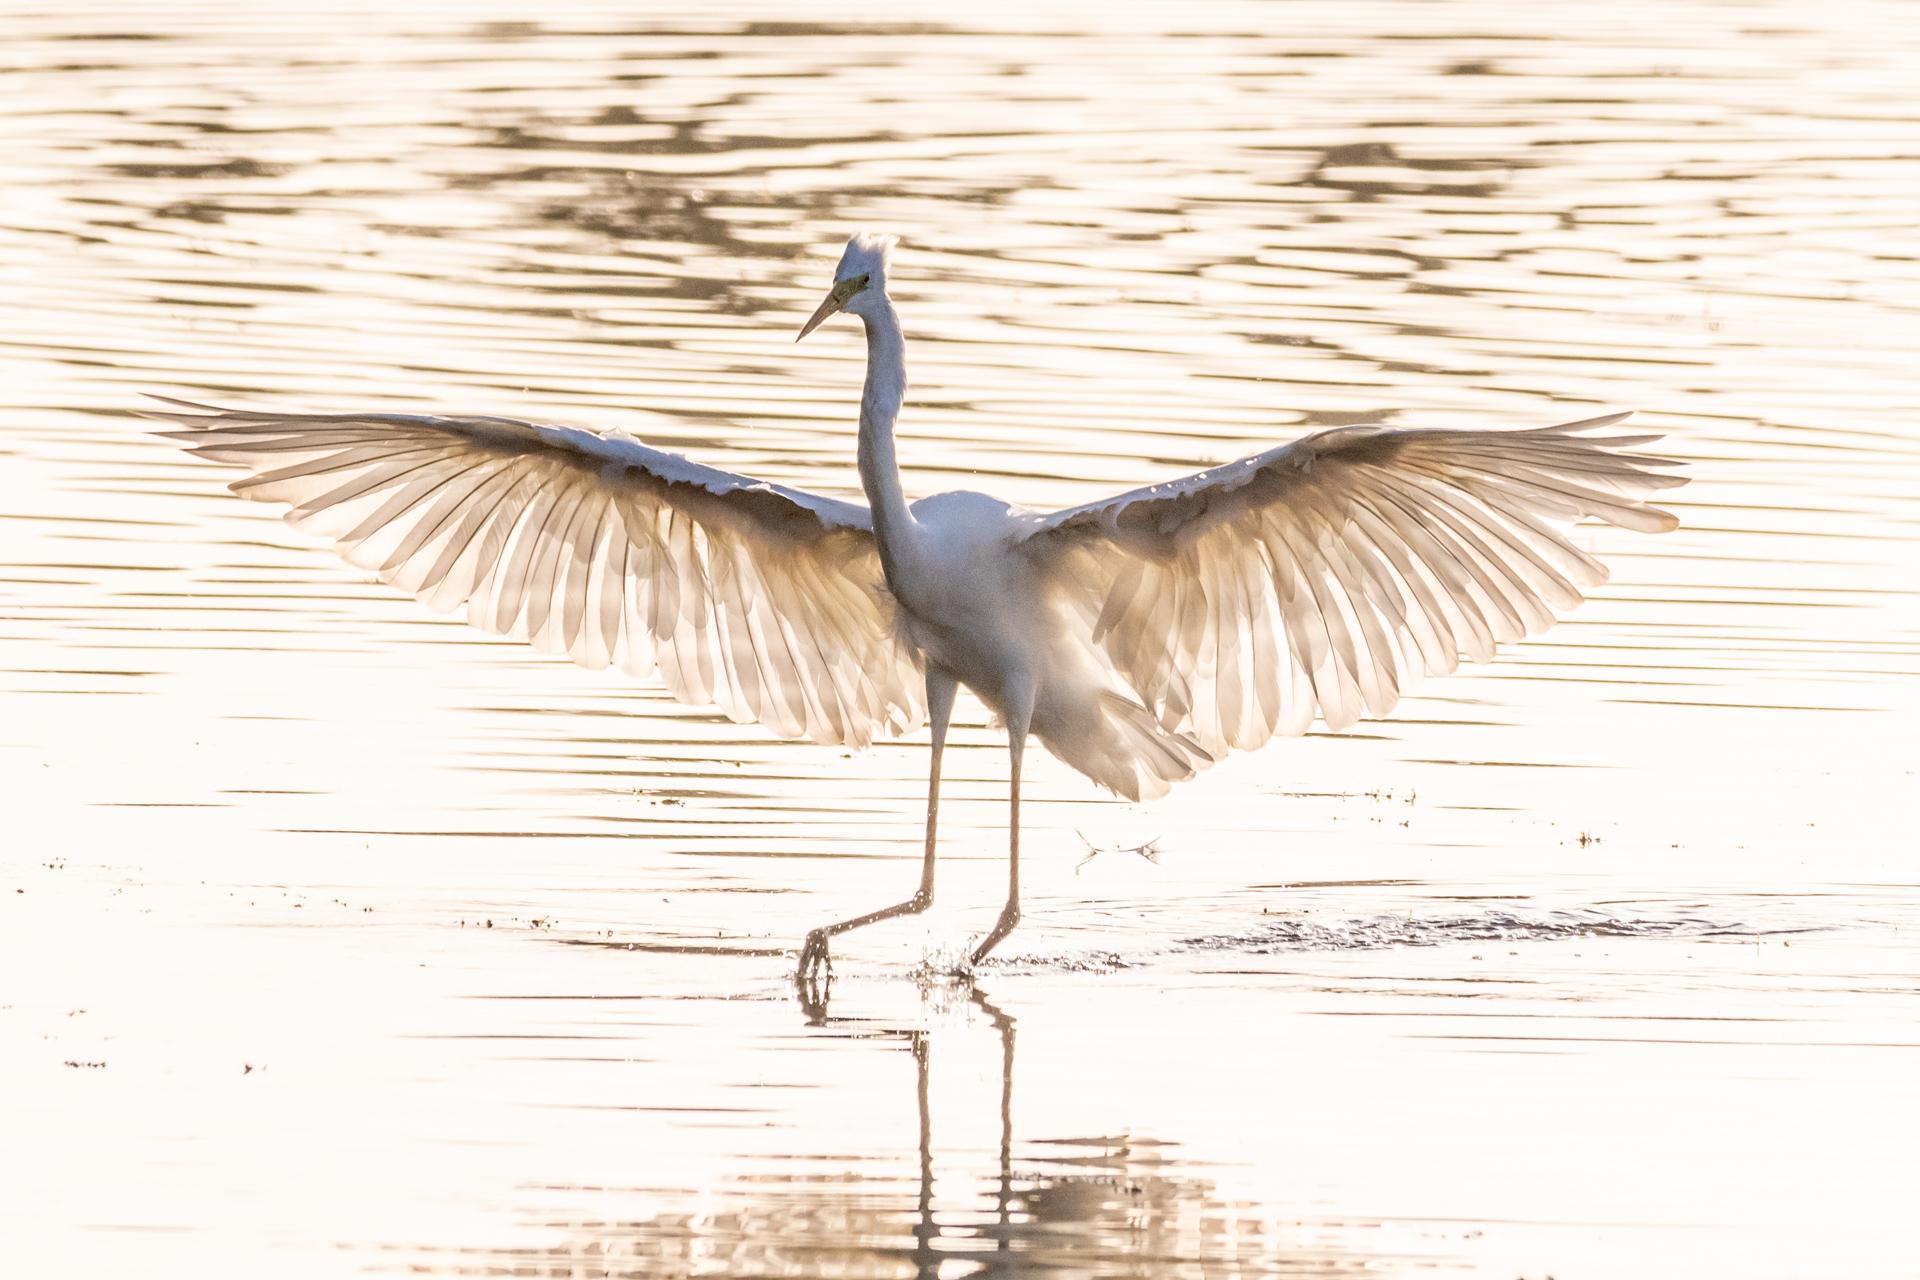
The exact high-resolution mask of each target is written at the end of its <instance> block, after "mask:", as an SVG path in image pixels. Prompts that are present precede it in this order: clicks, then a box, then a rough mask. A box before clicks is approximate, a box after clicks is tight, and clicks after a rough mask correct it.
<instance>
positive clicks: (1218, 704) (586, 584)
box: [155, 233, 1685, 978]
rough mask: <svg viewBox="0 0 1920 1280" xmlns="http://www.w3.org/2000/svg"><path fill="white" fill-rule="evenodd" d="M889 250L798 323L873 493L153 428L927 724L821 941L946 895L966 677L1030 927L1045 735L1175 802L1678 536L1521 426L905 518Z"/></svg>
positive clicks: (663, 632)
mask: <svg viewBox="0 0 1920 1280" xmlns="http://www.w3.org/2000/svg"><path fill="white" fill-rule="evenodd" d="M892 243H893V242H892V240H891V239H890V238H887V237H877V236H870V235H867V234H865V233H862V234H859V235H856V236H854V237H853V239H852V240H850V241H849V242H848V245H847V248H846V251H845V253H844V254H843V256H842V258H841V261H840V265H839V268H838V270H837V271H836V272H835V283H834V286H833V289H832V290H831V291H830V292H829V294H828V296H827V298H826V300H825V301H824V302H823V303H822V304H821V305H820V308H819V309H818V310H817V311H815V312H814V314H813V316H812V317H811V318H810V319H809V320H808V321H807V323H806V325H805V326H804V327H803V328H802V329H801V336H802V337H805V336H806V334H807V333H809V332H811V331H812V330H813V329H814V328H815V327H816V326H818V325H819V324H820V323H821V322H823V321H824V320H825V319H826V318H827V317H829V316H831V315H832V314H834V313H835V312H837V311H846V312H849V313H851V314H853V315H855V316H857V317H859V318H860V320H861V321H862V322H863V324H864V326H865V329H866V337H867V373H866V382H865V386H864V388H863V390H862V393H861V401H860V428H859V438H858V447H857V461H858V467H859V473H860V480H861V486H862V488H863V490H864V491H865V495H866V498H867V504H866V505H865V506H861V505H860V504H858V503H852V502H843V501H839V500H836V499H831V498H823V497H818V496H816V495H813V494H808V493H804V492H801V491H799V490H795V489H790V488H787V487H785V486H781V485H771V484H765V483H762V482H759V481H755V480H752V479H750V478H748V477H745V476H739V475H734V474H732V473H729V472H726V471H722V470H719V469H717V468H713V467H709V466H705V465H703V464H701V463H698V462H694V461H691V460H689V459H686V458H683V457H680V456H678V455H676V454H671V453H666V452H663V451H661V450H657V449H653V448H650V447H648V446H647V445H644V444H642V443H640V442H639V441H636V440H634V439H632V438H631V437H629V436H625V435H621V434H608V435H602V434H598V433H595V432H591V431H586V430H582V429H579V428H570V427H557V426H545V425H540V424H535V423H529V422H521V421H517V420H514V419H508V418H495V417H439V416H431V415H413V414H379V413H373V414H367V413H361V414H284V413H271V412H255V411H243V410H229V409H218V408H212V407H209V406H205V405H198V404H193V403H191V402H186V401H169V402H168V403H170V404H172V405H173V406H174V407H173V408H172V409H169V410H166V411H157V412H156V413H155V416H159V417H164V418H167V419H169V420H171V421H173V422H175V423H176V424H177V425H179V426H180V427H183V428H185V429H184V430H179V431H173V432H168V433H166V434H167V435H169V436H170V437H172V438H175V439H178V440H181V441H183V442H184V443H186V444H187V445H188V446H189V447H190V448H191V449H192V450H193V451H194V452H195V453H198V454H200V455H202V456H205V457H208V458H212V459H214V460H217V461H222V462H230V463H237V464H240V465H243V466H245V467H247V468H248V469H249V471H250V472H251V474H250V475H248V476H246V477H243V478H242V479H240V480H238V481H236V482H235V483H234V484H233V485H232V486H231V487H232V488H233V489H234V490H235V492H238V493H240V494H242V495H244V496H246V497H249V498H255V499H261V500H267V501H276V502H281V503H284V504H286V505H287V506H288V508H289V510H288V512H287V518H288V519H289V520H290V521H291V522H293V523H294V524H296V525H299V526H301V527H304V528H309V529H312V530H314V531H316V532H318V533H321V534H323V535H326V536H330V537H332V538H334V539H335V543H336V546H337V548H338V549H339V550H340V552H341V554H343V555H344V556H346V558H347V559H348V560H350V561H351V562H352V563H354V564H357V565H361V566H363V567H366V568H369V569H371V570H373V571H374V572H375V573H376V574H378V575H379V576H380V577H381V578H382V579H383V580H385V581H388V582H391V583H393V584H394V585H396V586H398V587H400V588H402V589H404V590H407V591H409V592H412V593H413V594H415V595H417V596H419V597H420V598H421V599H423V600H425V601H427V602H428V603H429V604H431V605H432V606H434V607H435V608H438V609H441V610H454V609H461V608H464V609H465V611H466V614H467V618H468V620H469V621H471V622H473V623H474V624H475V625H478V626H481V627H484V628H486V629H488V630H491V631H494V632H498V633H501V634H511V635H519V636H522V637H524V638H525V639H527V640H529V641H531V642H532V643H534V644H535V645H537V646H538V647H540V648H542V649H545V650H547V651H550V652H561V653H565V654H567V655H568V656H570V657H571V658H572V659H573V660H574V661H575V662H578V663H580V664H581V665H583V666H587V667H605V666H609V665H617V666H620V667H622V668H624V669H625V670H627V671H630V672H632V673H634V674H637V675H646V674H650V673H655V672H657V673H658V674H659V676H660V678H661V679H663V680H664V681H665V683H666V684H667V686H668V688H669V689H670V690H672V692H673V693H674V694H675V695H676V696H678V697H680V698H681V699H683V700H685V701H688V702H692V703H697V704H706V705H713V706H717V707H718V708H719V709H721V710H722V711H724V712H725V713H726V714H727V715H728V716H729V717H731V718H733V719H735V720H741V721H746V720H755V721H759V722H760V723H762V724H764V725H766V726H767V727H768V728H769V729H770V730H772V731H773V732H774V733H776V734H778V735H780V736H783V737H795V738H799V737H804V738H810V739H812V740H814V741H816V742H827V743H841V744H846V745H849V746H855V747H859V746H864V745H866V744H867V742H868V741H870V740H871V738H872V737H873V736H874V735H875V734H894V735H898V734H903V733H906V732H910V731H911V730H913V729H914V728H916V727H918V726H919V725H920V724H922V723H929V724H931V726H932V737H933V744H932V746H933V749H932V753H931V776H930V779H929V786H928V804H927V826H926V844H925V850H924V854H923V865H922V874H921V885H920V889H919V891H918V892H916V893H915V894H914V895H913V896H912V897H911V898H909V899H907V900H906V901H904V902H901V903H898V904H896V905H894V906H891V907H886V908H882V909H881V910H879V911H874V912H869V913H867V914H866V915H863V916H858V917H855V918H853V919H851V920H845V921H840V922H838V923H836V924H833V925H829V926H826V927H825V928H823V929H816V930H814V931H813V933H811V934H810V935H808V940H807V945H806V947H805V948H804V949H803V952H802V957H801V976H802V977H803V978H811V977H814V976H817V975H819V974H820V973H821V972H822V971H823V970H824V968H825V965H826V960H827V946H828V940H829V939H830V938H831V937H833V936H836V935H837V934H839V933H843V932H846V931H847V930H849V929H853V928H858V927H860V926H862V925H866V924H871V923H874V922H876V921H878V920H883V919H888V918H891V917H894V916H898V915H903V914H910V913H913V912H916V911H920V910H923V909H924V908H925V907H926V905H927V904H928V903H929V902H930V901H931V900H932V892H933V869H934V846H935V832H936V823H937V815H938V808H939V779H940V764H941V758H942V753H943V751H944V745H945V740H946V731H947V724H948V720H949V717H950V715H951V712H952V707H953V699H954V694H955V692H956V689H957V687H958V686H961V685H964V686H965V687H966V688H968V689H969V690H971V691H972V692H973V693H974V694H976V695H977V696H978V697H979V698H980V700H981V701H982V702H983V703H985V704H986V706H987V707H988V708H990V709H991V710H992V711H993V713H994V714H995V716H996V717H997V719H998V720H999V721H1000V722H1001V723H1002V724H1004V725H1005V726H1006V729H1007V735H1008V746H1009V753H1010V757H1011V763H1012V775H1011V784H1010V788H1009V793H1010V796H1009V798H1010V804H1009V809H1010V816H1009V824H1008V826H1009V858H1008V865H1009V886H1008V889H1009V891H1008V900H1007V904H1006V907H1005V908H1004V909H1003V911H1002V912H1001V915H1000V919H999V921H998V922H997V923H996V925H995V927H994V929H993V930H992V931H991V932H990V933H989V934H988V935H987V937H986V938H985V939H984V940H983V941H982V942H981V943H980V945H979V946H978V947H977V948H976V949H975V951H974V953H973V957H974V959H975V960H976V961H977V960H978V959H980V958H982V957H983V956H985V955H986V953H987V952H988V951H989V950H991V949H992V947H993V946H994V945H995V944H997V943H998V942H999V941H1000V939H1002V938H1003V937H1005V936H1006V934H1007V932H1008V931H1010V930H1011V929H1012V927H1013V925H1014V924H1015V923H1016V922H1017V921H1018V919H1019V797H1020V766H1021V761H1022V757H1023V752H1024V747H1025V743H1026V741H1027V738H1028V737H1029V735H1031V736H1034V737H1037V738H1039V740H1040V741H1041V742H1042V744H1044V745H1045V746H1046V747H1047V748H1048V749H1049V750H1050V751H1051V752H1052V753H1053V754H1055V755H1056V756H1058V757H1059V758H1060V759H1062V760H1064V761H1065V762H1066V763H1067V764H1069V765H1071V766H1073V767H1074V768H1076V769H1078V770H1079V771H1080V772H1082V773H1084V774H1086V775H1087V776H1088V777H1089V778H1091V779H1093V780H1094V781H1095V782H1097V783H1099V784H1101V785H1102V786H1105V787H1107V788H1108V789H1110V790H1112V791H1115V792H1117V793H1119V794H1120V795H1123V796H1126V797H1128V798H1131V799H1139V798H1144V797H1152V796H1157V795H1160V794H1162V793H1164V792H1165V791H1166V790H1167V788H1168V787H1169V786H1170V785H1171V784H1172V783H1174V782H1177V781H1180V780H1182V779H1185V778H1189V777H1192V776H1193V774H1194V773H1195V772H1196V771H1197V770H1199V769H1202V768H1205V767H1206V766H1207V765H1209V764H1211V763H1213V762H1214V761H1215V760H1216V759H1218V758H1219V757H1220V756H1222V755H1224V754H1225V753H1226V752H1228V751H1230V750H1236V749H1241V750H1244V749H1252V748H1256V747H1259V746H1261V745H1263V744H1264V743H1265V742H1267V741H1268V740H1269V739H1270V738H1272V737H1273V736H1274V735H1275V734H1298V733H1303V732H1305V730H1306V729H1307V727H1308V726H1309V725H1310V724H1311V723H1312V721H1313V720H1314V718H1315V717H1316V716H1317V717H1319V718H1322V719H1324V720H1325V721H1326V723H1327V724H1328V725H1329V726H1330V727H1332V728H1336V729H1338V728H1344V727H1345V726H1347V725H1349V724H1352V723H1353V722H1354V721H1355V720H1357V719H1358V718H1359V717H1360V716H1362V715H1375V716H1379V715H1385V714H1387V713H1388V712H1389V711H1390V710H1391V709H1392V707H1393V705H1394V703H1395V702H1396V701H1397V700H1398V698H1399V696H1400V693H1401V691H1402V689H1403V688H1405V687H1406V685H1407V684H1408V683H1410V682H1411V681H1412V680H1414V679H1416V678H1418V677H1420V676H1423V675H1432V674H1438V673H1444V672H1448V671H1451V670H1453V669H1454V667H1455V666H1457V665H1458V664H1459V662H1460V660H1461V659H1462V658H1463V657H1465V658H1469V659H1472V660H1475V661H1482V660H1485V659H1486V658H1488V657H1490V656H1492V653H1493V650H1494V646H1495V644H1496V643H1500V642H1506V641H1511V640H1516V639H1519V638H1521V637H1522V636H1525V635H1527V634H1531V633H1533V632H1536V631H1538V630H1540V629H1542V628H1544V627H1546V626H1547V625H1549V624H1550V623H1551V622H1552V621H1553V617H1554V611H1555V610H1564V609H1568V608H1571V607H1573V606H1574V605H1576V604H1578V603H1579V601H1580V598H1581V597H1580V594H1579V589H1580V588H1581V587H1583V586H1591V585H1593V584H1595V583H1598V582H1602V581H1605V578H1606V571H1605V569H1604V568H1603V567H1602V566H1601V565H1600V564H1599V563H1598V562H1597V561H1595V560H1594V559H1593V558H1592V557H1590V556H1588V555H1587V554H1586V553H1584V552H1583V551H1581V550H1579V549H1578V548H1577V547H1575V546H1574V545H1573V543H1572V542H1571V541H1570V540H1569V539H1568V538H1567V536H1566V533H1565V526H1567V525H1569V524H1571V523H1572V522H1574V521H1575V520H1578V519H1580V518H1582V517H1597V518H1599V519H1602V520H1606V521H1608V522H1610V523H1613V524H1619V525H1623V526H1626V527H1628V528H1634V529H1640V530H1645V531H1649V532H1658V531H1661V530H1664V529H1670V528H1672V527H1673V526H1674V525H1675V524H1676V523H1677V522H1676V521H1675V520H1674V518H1673V516H1672V515H1670V514H1669V513H1667V512H1665V511H1662V510H1660V509H1658V508H1656V507H1653V506H1650V505H1648V504H1647V503H1646V502H1645V501H1644V499H1645V498H1646V497H1647V495H1648V494H1649V493H1651V492H1653V491H1655V490H1658V489H1662V488H1668V487H1671V486H1674V485H1678V484H1682V483H1685V481H1684V478H1683V477H1680V476H1677V475H1674V474H1673V473H1672V468H1673V467H1675V466H1676V465H1677V464H1675V463H1673V462H1672V461H1670V460H1668V459H1664V458H1658V457H1652V456H1649V455H1647V454H1644V453H1640V452H1636V451H1635V450H1636V449H1637V447H1638V446H1641V445H1644V444H1646V443H1649V442H1650V441H1652V440H1654V439H1657V438H1658V437H1655V436H1650V435H1623V434H1609V432H1610V430H1611V429H1612V428H1613V427H1615V426H1616V425H1617V424H1618V423H1619V422H1621V421H1623V420H1624V419H1625V417H1626V416H1627V415H1625V414H1615V415H1611V416H1608V417H1603V418H1593V419H1588V420H1585V421H1581V422H1571V423H1564V424H1561V425H1559V426H1554V427H1544V428H1535V429H1531V430H1520V431H1499V430H1479V429H1469V430H1403V429H1397V428H1390V427H1384V426H1354V427H1341V428H1336V429H1333V430H1329V431H1322V432H1319V433H1317V434H1314V435H1310V436H1307V437H1304V438H1302V439H1300V440H1296V441H1294V442H1292V443H1290V444H1286V445H1282V446H1279V447H1277V448H1274V449H1270V450H1268V451H1267V452H1265V453H1262V454H1258V455H1255V456H1253V457H1250V458H1244V459H1241V460H1239V461H1237V462H1232V463H1228V464H1226V465H1224V466H1220V467H1215V468H1211V469H1209V470H1206V471H1202V472H1199V473H1196V474H1194V475H1191V476H1187V477H1184V478H1182V479H1178V480H1173V481H1169V482H1163V483H1160V484H1154V485H1149V486H1146V487H1145V488H1141V489H1136V490H1133V491H1131V492H1128V493H1123V494H1119V495H1117V496H1115V497H1112V498H1108V499H1104V500H1102V501H1098V502H1093V503H1089V504H1086V505H1084V506H1079V507H1072V508H1068V509H1065V510H1062V511H1056V512H1052V513H1046V514H1041V513H1034V512H1027V511H1021V510H1018V509H1016V508H1013V507H1010V506H1008V505H1007V504H1006V503H1004V502H1002V501H1000V500H999V499H997V498H993V497H990V496H988V495H986V494H980V493H970V492H954V493H942V494H936V495H934V496H932V497H928V498H923V499H921V500H920V501H918V502H914V503H911V504H909V502H908V501H907V498H906V494H905V490H904V488H903V486H902V484H901V480H900V473H899V468H898V465H897V462H896V460H895V446H894V424H895V421H896V420H897V418H898V415H899V413H900V409H901V405H902V402H903V400H904V397H905V392H906V360H905V339H904V336H903V332H902V328H901V325H900V322H899V317H898V315H897V314H896V312H895V310H894V307H893V303H892V301H891V299H890V298H889V297H888V296H887V293H886V287H885V286H886V274H887V271H888V268H889V265H890V261H889V259H890V251H891V248H892Z"/></svg>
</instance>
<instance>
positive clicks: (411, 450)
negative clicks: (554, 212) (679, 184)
mask: <svg viewBox="0 0 1920 1280" xmlns="http://www.w3.org/2000/svg"><path fill="white" fill-rule="evenodd" d="M167 403H169V404H173V405H177V406H179V408H178V409H176V410H172V411H164V412H155V413H154V414H153V415H152V416H156V417H162V418H165V419H167V420H169V421H172V422H175V423H178V424H180V425H181V426H183V427H185V428H187V429H186V430H183V431H169V432H165V433H163V434H165V435H166V436H168V437H169V438H171V439H175V440H179V441H182V442H184V443H185V444H186V446H187V447H188V448H190V449H191V450H192V451H193V452H194V453H197V454H199V455H201V456H202V457H207V458H212V459H214V460H215V461H218V462H232V463H238V464H239V465H241V466H244V467H246V468H247V469H248V470H249V471H251V472H252V473H253V474H252V475H250V476H248V477H246V478H245V479H241V480H238V481H235V482H234V483H233V484H232V485H231V486H229V487H230V488H232V489H233V491H234V492H235V493H238V494H240V495H242V496H243V497H247V498H253V499H257V500H260V501H265V502H283V503H286V504H287V505H288V507H290V508H291V509H290V510H289V511H288V512H287V517H286V518H287V519H288V520H289V521H291V522H292V523H293V524H295V525H297V526H299V527H300V528H303V529H310V530H312V531H314V532H316V533H319V534H323V535H325V536H328V537H331V538H333V539H334V540H335V542H334V545H335V546H336V547H337V548H338V550H339V551H340V553H341V554H342V555H343V556H345V557H346V558H347V559H348V560H349V561H351V562H352V563H354V564H356V565H359V566H361V567H362V568H366V569H371V570H373V571H374V572H375V573H377V574H378V575H379V576H380V578H381V580H382V581H385V582H390V583H392V584H393V585H394V586H397V587H400V588H402V589H403V590H406V591H410V592H412V593H413V594H414V595H416V596H418V597H420V598H421V599H422V600H425V601H426V602H427V603H428V604H430V605H432V606H433V607H434V608H436V609H439V610H442V611H451V610H454V609H457V608H460V607H461V606H465V608H466V613H467V620H468V621H470V622H472V623H473V624H474V625H476V626H480V627H484V628H486V629H487V630H488V631H493V632H496V633H499V634H502V635H518V636H522V637H524V638H526V639H528V640H530V641H532V642H533V643H534V644H535V645H537V646H538V647H540V648H541V649H544V650H546V651H548V652H562V653H566V654H567V655H568V656H570V657H571V658H572V659H573V660H574V661H575V662H577V663H579V664H580V665H581V666H584V667H594V668H599V667H605V666H608V665H612V664H618V665H619V666H621V667H622V668H624V669H625V670H627V671H629V672H632V673H634V674H635V675H646V674H649V673H651V672H653V671H655V670H658V671H659V672H660V675H661V676H662V678H663V679H664V680H665V681H666V684H667V687H668V688H670V689H671V690H672V691H673V693H674V695H675V696H676V697H678V698H680V699H681V700H682V701H685V702H691V703H696V704H712V705H715V706H718V707H719V708H720V709H721V710H722V711H724V712H725V713H726V714H727V715H728V716H729V717H731V718H732V719H734V720H740V721H745V720H758V721H759V722H760V723H762V724H764V725H766V726H767V728H769V729H771V730H772V731H773V732H774V733H776V734H779V735H780V736H782V737H789V738H797V737H806V738H811V739H813V740H814V741H816V742H832V743H847V744H850V745H854V746H862V745H865V744H866V743H867V742H868V741H869V740H870V739H871V738H872V737H873V735H874V734H875V733H876V732H880V731H886V732H890V733H903V732H906V731H908V730H910V729H912V728H914V727H915V726H917V725H918V724H919V723H920V721H921V720H922V719H923V718H924V717H925V706H924V694H923V685H922V676H921V671H920V665H919V659H918V657H917V656H915V655H914V654H912V653H911V652H909V651H908V650H906V649H905V648H904V647H903V646H902V645H900V644H899V643H898V641H897V640H896V637H895V630H894V602H893V597H892V596H891V595H890V594H888V592H887V590H886V587H885V584H884V581H883V579H882V577H881V571H880V561H879V556H878V554H877V553H876V551H875V548H874V540H873V528H872V522H871V518H870V516H869V513H868V511H867V509H866V508H865V507H862V506H857V505H854V504H852V503H846V502H837V501H834V500H832V499H828V498H819V497H815V496H813V495H811V494H806V493H801V492H799V491H797V490H793V489H787V488H783V487H781V486H779V485H770V484H762V483H760V482H758V481H755V480H750V479H748V478H747V477H745V476H737V475H734V474H732V473H730V472H726V471H720V470H717V469H716V468H713V467H706V466H701V465H700V464H698V463H695V462H690V461H688V460H687V459H685V458H682V457H680V456H678V455H677V454H671V453H663V452H661V451H659V450H657V449H649V448H647V447H646V446H645V445H642V444H640V443H639V442H637V441H635V440H632V439H630V438H627V437H623V436H602V435H596V434H594V433H593V432H591V431H583V430H579V429H577V428H571V427H554V426H541V425H538V424H535V423H530V422H519V421H516V420H514V419H511V418H442V417H430V416H424V415H422V416H415V415H410V414H281V413H257V412H251V411H240V410H233V409H218V408H213V407H211V406H207V405H196V404H192V403H190V402H188V401H182V400H170V401H168V402H167Z"/></svg>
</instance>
